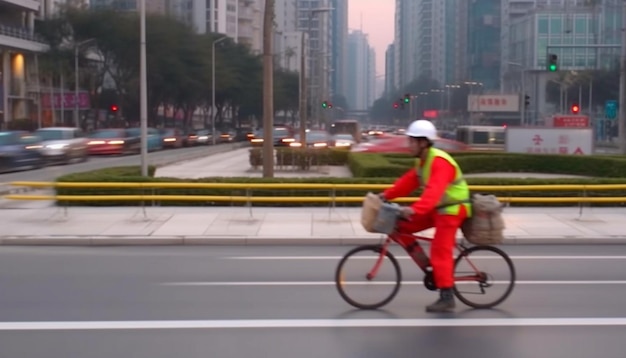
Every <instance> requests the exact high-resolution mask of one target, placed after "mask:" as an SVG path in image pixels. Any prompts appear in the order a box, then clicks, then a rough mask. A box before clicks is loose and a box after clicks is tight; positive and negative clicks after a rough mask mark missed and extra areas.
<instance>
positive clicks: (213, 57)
mask: <svg viewBox="0 0 626 358" xmlns="http://www.w3.org/2000/svg"><path fill="white" fill-rule="evenodd" d="M144 1H145V0H144ZM227 38H228V37H227V36H223V37H220V38H219V39H217V40H215V41H213V45H212V51H211V116H212V117H213V118H211V130H212V132H213V134H212V135H211V137H212V139H211V140H212V141H213V145H215V143H216V140H217V136H216V134H215V112H214V111H215V109H216V108H217V107H215V45H217V43H218V42H221V41H224V40H226V39H227Z"/></svg>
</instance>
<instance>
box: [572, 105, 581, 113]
mask: <svg viewBox="0 0 626 358" xmlns="http://www.w3.org/2000/svg"><path fill="white" fill-rule="evenodd" d="M578 112H580V106H579V105H578V103H574V104H572V113H573V114H578Z"/></svg>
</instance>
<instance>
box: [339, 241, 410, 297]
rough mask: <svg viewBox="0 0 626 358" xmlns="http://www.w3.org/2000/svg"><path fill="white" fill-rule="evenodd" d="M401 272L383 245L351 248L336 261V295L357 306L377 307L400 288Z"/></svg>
mask: <svg viewBox="0 0 626 358" xmlns="http://www.w3.org/2000/svg"><path fill="white" fill-rule="evenodd" d="M401 281H402V274H401V272H400V265H398V261H397V260H396V258H395V257H394V256H393V255H392V254H391V253H390V252H389V251H386V252H385V254H384V255H383V254H382V246H380V245H365V246H359V247H356V248H354V249H352V250H350V251H349V252H348V253H347V254H345V256H344V257H343V258H342V259H341V261H339V264H338V265H337V270H336V272H335V285H336V287H337V291H339V295H340V296H341V297H342V298H343V299H344V300H345V301H346V302H348V303H349V304H350V305H352V306H354V307H356V308H360V309H377V308H380V307H382V306H384V305H386V304H387V303H389V302H390V301H391V300H392V299H393V298H394V297H395V296H396V294H397V293H398V290H400V282H401Z"/></svg>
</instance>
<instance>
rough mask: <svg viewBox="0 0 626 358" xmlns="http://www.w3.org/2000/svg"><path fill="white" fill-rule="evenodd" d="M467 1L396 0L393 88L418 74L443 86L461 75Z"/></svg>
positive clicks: (404, 84) (463, 57) (461, 76)
mask: <svg viewBox="0 0 626 358" xmlns="http://www.w3.org/2000/svg"><path fill="white" fill-rule="evenodd" d="M463 1H465V2H467V1H468V0H396V19H395V31H396V32H395V39H394V50H395V53H394V60H395V73H394V74H393V76H394V78H393V85H394V86H393V87H394V88H396V89H398V90H401V89H402V88H403V87H405V86H406V85H408V84H409V83H411V82H412V81H414V80H415V79H417V78H418V77H420V76H427V77H430V78H432V79H434V80H436V81H437V82H438V83H439V84H441V85H445V84H447V83H453V82H455V81H459V80H461V79H462V78H463V76H464V72H465V71H464V68H465V47H466V46H465V44H466V40H465V38H466V36H467V33H466V31H467V29H466V28H464V26H465V24H466V23H467V21H466V18H465V17H464V16H463V11H462V10H463V9H465V8H466V4H464V3H463Z"/></svg>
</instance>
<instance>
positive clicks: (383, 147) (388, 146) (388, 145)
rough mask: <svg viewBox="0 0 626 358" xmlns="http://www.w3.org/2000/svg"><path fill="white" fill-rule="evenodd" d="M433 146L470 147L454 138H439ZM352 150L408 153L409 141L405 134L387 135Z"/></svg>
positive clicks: (458, 149)
mask: <svg viewBox="0 0 626 358" xmlns="http://www.w3.org/2000/svg"><path fill="white" fill-rule="evenodd" d="M434 147H435V148H439V149H442V150H444V151H446V152H452V153H453V152H464V151H468V150H469V149H470V148H469V146H468V145H467V144H465V143H461V142H457V141H454V140H449V139H443V138H439V139H437V140H435V141H434ZM352 152H361V153H407V154H408V153H410V151H409V141H408V138H407V137H406V136H388V137H383V138H380V139H376V140H371V141H369V142H367V143H360V144H358V145H356V146H354V147H352Z"/></svg>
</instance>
